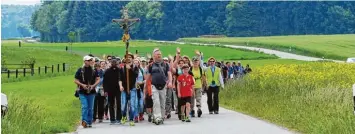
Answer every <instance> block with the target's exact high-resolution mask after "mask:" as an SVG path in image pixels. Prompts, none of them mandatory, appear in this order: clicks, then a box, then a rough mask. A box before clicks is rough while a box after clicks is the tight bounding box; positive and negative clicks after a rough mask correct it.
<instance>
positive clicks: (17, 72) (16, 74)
mask: <svg viewBox="0 0 355 134" xmlns="http://www.w3.org/2000/svg"><path fill="white" fill-rule="evenodd" d="M17 77H18V69H16V78H17Z"/></svg>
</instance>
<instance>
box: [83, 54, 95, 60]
mask: <svg viewBox="0 0 355 134" xmlns="http://www.w3.org/2000/svg"><path fill="white" fill-rule="evenodd" d="M92 59H93V57H91V56H89V55H86V56H84V58H83V60H84V61H87V60H92Z"/></svg>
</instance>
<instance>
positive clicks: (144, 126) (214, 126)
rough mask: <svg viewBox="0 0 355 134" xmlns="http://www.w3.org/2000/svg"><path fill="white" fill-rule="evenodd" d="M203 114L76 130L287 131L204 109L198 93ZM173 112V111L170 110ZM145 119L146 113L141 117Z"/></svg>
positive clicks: (156, 133) (133, 133) (137, 133)
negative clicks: (160, 123) (187, 117)
mask: <svg viewBox="0 0 355 134" xmlns="http://www.w3.org/2000/svg"><path fill="white" fill-rule="evenodd" d="M202 99H203V100H202V102H203V106H202V109H203V115H202V117H201V118H197V117H195V118H192V119H191V121H192V122H190V123H186V122H181V121H180V120H178V118H177V115H176V114H173V115H172V118H171V119H167V120H165V122H164V124H163V125H159V126H157V125H155V124H152V123H149V122H148V121H146V120H145V121H143V122H140V123H136V126H133V127H132V126H129V125H128V123H126V124H125V125H110V124H109V122H108V121H105V122H103V123H98V124H94V125H93V128H86V129H84V128H82V127H81V126H80V127H79V128H78V130H77V132H75V133H78V134H118V133H123V134H219V133H223V134H291V133H293V132H291V131H288V130H287V129H284V128H282V127H278V126H276V125H273V124H271V123H268V122H265V121H262V120H259V119H256V118H253V117H250V116H248V115H244V114H241V113H238V112H234V111H231V110H227V109H224V108H220V113H219V114H218V115H210V114H208V113H207V111H208V110H207V103H206V102H207V98H206V95H204V96H203V97H202ZM172 113H174V112H172ZM145 118H146V119H147V117H145Z"/></svg>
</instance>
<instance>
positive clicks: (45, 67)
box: [44, 66, 47, 74]
mask: <svg viewBox="0 0 355 134" xmlns="http://www.w3.org/2000/svg"><path fill="white" fill-rule="evenodd" d="M44 73H45V74H47V66H44Z"/></svg>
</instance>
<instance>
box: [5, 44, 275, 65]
mask: <svg viewBox="0 0 355 134" xmlns="http://www.w3.org/2000/svg"><path fill="white" fill-rule="evenodd" d="M16 45H17V44H16V42H11V41H9V43H7V44H6V46H16ZM66 46H69V44H68V43H34V44H24V45H23V47H24V48H28V47H30V48H43V49H49V50H61V51H64V50H65V47H66ZM176 47H180V48H181V52H182V53H183V54H184V55H187V56H189V57H192V56H195V50H201V51H202V52H203V53H204V56H205V57H211V56H213V57H216V58H217V59H218V60H251V59H276V58H277V57H276V56H274V55H267V54H263V53H258V52H254V51H248V50H239V49H231V48H220V47H214V46H193V45H180V46H177V45H175V44H170V45H169V44H167V45H161V44H159V43H155V42H148V41H132V42H131V43H130V52H131V53H135V51H136V50H138V52H139V53H140V54H141V55H142V56H146V54H151V53H152V51H153V49H154V48H160V49H161V50H162V52H163V55H164V56H167V55H168V54H172V55H174V54H175V52H176ZM72 50H73V51H74V52H77V53H83V54H88V53H92V54H95V56H97V55H100V56H98V57H100V58H101V57H102V56H101V55H104V54H106V55H115V56H120V57H123V54H124V53H125V46H124V44H123V43H122V42H85V43H73V45H72Z"/></svg>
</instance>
